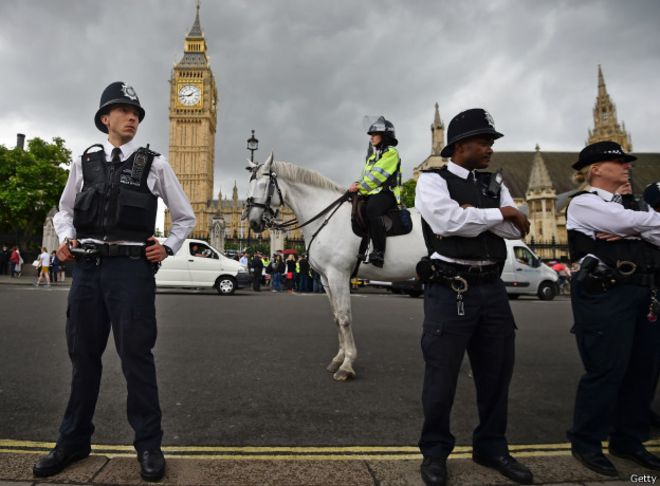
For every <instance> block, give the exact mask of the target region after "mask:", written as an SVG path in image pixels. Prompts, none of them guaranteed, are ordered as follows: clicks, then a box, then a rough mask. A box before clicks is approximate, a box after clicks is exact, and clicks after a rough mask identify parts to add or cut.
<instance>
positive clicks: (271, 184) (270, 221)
mask: <svg viewBox="0 0 660 486" xmlns="http://www.w3.org/2000/svg"><path fill="white" fill-rule="evenodd" d="M259 167H260V166H259V165H255V166H254V167H246V169H247V170H249V171H250V172H252V176H251V177H250V182H252V181H255V180H256V179H257V172H258V171H259ZM275 190H277V195H278V196H279V198H280V204H283V203H284V198H283V197H282V190H281V189H280V185H279V184H278V183H277V174H276V173H275V172H273V170H272V169H270V170H269V171H268V189H267V191H266V201H265V202H263V203H259V202H256V201H255V200H254V197H248V198H247V199H246V201H245V211H244V212H243V215H242V216H241V219H245V218H247V215H248V213H249V212H250V210H251V209H252V208H262V209H263V210H264V212H263V214H262V215H261V219H262V220H263V222H264V224H265V226H266V227H267V228H275V227H276V226H278V223H277V221H276V218H277V214H278V212H279V210H278V209H274V208H273V207H272V206H271V203H272V201H273V194H275Z"/></svg>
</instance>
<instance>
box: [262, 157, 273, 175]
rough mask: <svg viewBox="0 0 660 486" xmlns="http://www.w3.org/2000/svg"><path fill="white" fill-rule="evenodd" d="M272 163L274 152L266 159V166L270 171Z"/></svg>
mask: <svg viewBox="0 0 660 486" xmlns="http://www.w3.org/2000/svg"><path fill="white" fill-rule="evenodd" d="M272 164H273V152H271V153H270V155H269V156H268V158H267V159H266V162H264V166H265V167H266V168H267V169H268V170H269V171H270V166H271V165H272Z"/></svg>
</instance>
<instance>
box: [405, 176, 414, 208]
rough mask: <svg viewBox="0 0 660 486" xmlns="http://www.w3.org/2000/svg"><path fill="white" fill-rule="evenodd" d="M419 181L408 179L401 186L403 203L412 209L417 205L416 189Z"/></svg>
mask: <svg viewBox="0 0 660 486" xmlns="http://www.w3.org/2000/svg"><path fill="white" fill-rule="evenodd" d="M416 187H417V181H416V180H415V179H408V180H407V181H406V182H404V183H403V184H402V185H401V202H402V203H403V204H404V206H406V207H407V208H412V207H413V206H414V205H415V188H416Z"/></svg>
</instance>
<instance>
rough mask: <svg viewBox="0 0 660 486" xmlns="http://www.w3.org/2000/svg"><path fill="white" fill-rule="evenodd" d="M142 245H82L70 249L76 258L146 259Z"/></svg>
mask: <svg viewBox="0 0 660 486" xmlns="http://www.w3.org/2000/svg"><path fill="white" fill-rule="evenodd" d="M144 248H145V247H144V246H142V245H109V244H107V243H82V244H81V245H79V246H77V247H70V248H69V251H70V252H71V253H72V254H73V256H75V257H76V258H97V257H132V258H141V257H144Z"/></svg>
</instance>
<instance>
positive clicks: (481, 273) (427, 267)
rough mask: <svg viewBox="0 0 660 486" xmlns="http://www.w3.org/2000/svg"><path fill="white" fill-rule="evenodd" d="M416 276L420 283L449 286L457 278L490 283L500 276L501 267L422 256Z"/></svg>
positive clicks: (471, 282) (477, 283)
mask: <svg viewBox="0 0 660 486" xmlns="http://www.w3.org/2000/svg"><path fill="white" fill-rule="evenodd" d="M416 271H417V276H418V278H419V281H420V282H422V283H438V284H443V285H447V286H449V287H451V284H452V282H455V281H456V280H458V279H462V280H465V281H466V282H467V283H468V284H470V285H479V284H485V283H492V282H495V281H497V280H498V279H499V278H500V274H501V273H502V268H501V267H500V266H499V265H497V264H492V265H462V264H460V263H453V262H446V261H444V260H439V259H437V258H428V257H424V258H422V259H421V260H420V261H419V263H417V267H416Z"/></svg>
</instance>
